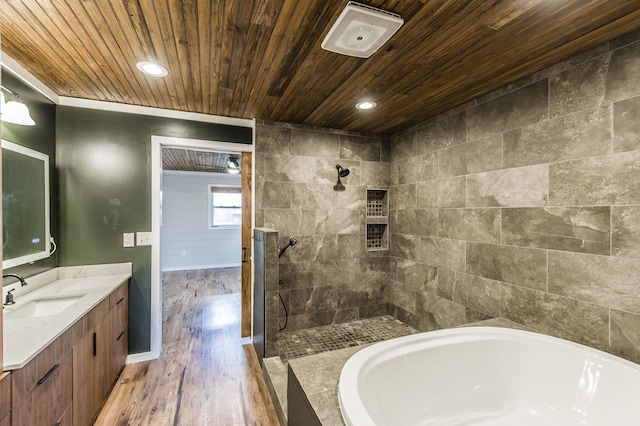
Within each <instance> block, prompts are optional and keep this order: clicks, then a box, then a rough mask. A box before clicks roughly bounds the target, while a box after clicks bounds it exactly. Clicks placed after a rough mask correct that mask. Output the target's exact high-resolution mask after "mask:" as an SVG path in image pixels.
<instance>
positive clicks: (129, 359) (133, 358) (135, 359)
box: [124, 351, 160, 364]
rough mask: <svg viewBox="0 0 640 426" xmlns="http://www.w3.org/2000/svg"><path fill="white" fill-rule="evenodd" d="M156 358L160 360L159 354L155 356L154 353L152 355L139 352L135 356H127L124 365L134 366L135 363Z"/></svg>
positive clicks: (150, 352)
mask: <svg viewBox="0 0 640 426" xmlns="http://www.w3.org/2000/svg"><path fill="white" fill-rule="evenodd" d="M158 358H160V354H159V353H157V354H156V353H153V352H152V351H149V352H140V353H137V354H131V355H127V358H126V359H125V361H124V363H125V364H135V363H136V362H144V361H152V360H154V359H158Z"/></svg>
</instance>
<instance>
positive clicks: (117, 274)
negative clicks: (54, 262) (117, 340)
mask: <svg viewBox="0 0 640 426" xmlns="http://www.w3.org/2000/svg"><path fill="white" fill-rule="evenodd" d="M41 275H42V276H43V277H44V276H45V275H46V277H44V278H43V277H38V276H35V277H30V278H26V281H27V283H29V285H28V286H26V287H22V288H17V289H16V290H15V292H14V293H13V294H14V295H15V302H16V303H15V305H10V306H5V309H4V310H3V314H4V315H3V321H4V327H3V344H4V349H3V351H4V360H3V368H4V370H5V371H7V370H15V369H18V368H22V367H24V366H25V365H26V364H27V363H28V362H29V361H31V360H32V359H33V358H34V357H35V356H36V355H38V354H39V353H40V352H41V351H42V350H43V349H44V348H46V347H47V346H48V345H49V344H50V343H51V342H53V341H54V340H55V339H57V338H58V337H59V336H61V335H62V334H63V333H64V332H65V331H66V330H67V329H69V328H70V327H71V326H72V325H73V324H75V323H76V322H77V321H78V320H79V319H80V318H82V317H83V316H84V315H86V314H87V313H88V312H89V311H91V309H93V308H94V307H95V306H96V305H98V304H99V303H100V302H101V301H102V300H104V299H105V298H106V297H108V296H109V294H111V293H112V292H113V291H114V290H115V289H116V288H118V287H119V286H120V285H121V284H123V283H124V282H126V281H127V280H128V279H129V278H130V277H131V263H121V264H111V265H90V266H82V267H65V268H56V269H55V270H52V271H47V272H45V273H43V274H41ZM31 281H33V282H34V286H33V287H32V289H29V287H30V286H31ZM46 281H49V282H46ZM15 286H16V285H15V284H14V285H12V286H7V287H5V288H3V301H4V296H5V295H6V292H7V291H8V289H10V288H12V287H15ZM19 290H20V291H19ZM80 295H81V296H82V297H81V298H80V299H78V300H77V301H75V302H74V303H73V305H71V306H69V307H68V308H66V309H65V310H63V311H62V312H60V313H59V314H56V315H51V316H43V317H36V318H23V319H21V318H15V319H12V318H11V315H10V314H11V312H14V311H16V310H18V309H20V308H22V307H24V306H25V305H27V304H28V303H29V302H31V301H33V300H35V299H42V298H51V297H56V298H59V297H64V296H80Z"/></svg>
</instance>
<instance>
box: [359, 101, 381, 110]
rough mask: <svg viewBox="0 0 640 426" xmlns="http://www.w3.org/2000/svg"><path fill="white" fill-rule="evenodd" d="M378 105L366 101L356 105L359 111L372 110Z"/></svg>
mask: <svg viewBox="0 0 640 426" xmlns="http://www.w3.org/2000/svg"><path fill="white" fill-rule="evenodd" d="M376 105H377V104H376V103H375V102H371V101H364V102H358V103H357V104H356V108H358V109H372V108H375V107H376Z"/></svg>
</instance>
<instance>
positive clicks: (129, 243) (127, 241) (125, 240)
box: [122, 232, 135, 247]
mask: <svg viewBox="0 0 640 426" xmlns="http://www.w3.org/2000/svg"><path fill="white" fill-rule="evenodd" d="M122 247H135V242H134V240H133V232H125V233H124V234H122Z"/></svg>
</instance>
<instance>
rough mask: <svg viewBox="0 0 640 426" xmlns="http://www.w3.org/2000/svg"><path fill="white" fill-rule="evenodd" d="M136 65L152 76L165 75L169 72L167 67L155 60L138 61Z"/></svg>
mask: <svg viewBox="0 0 640 426" xmlns="http://www.w3.org/2000/svg"><path fill="white" fill-rule="evenodd" d="M136 66H137V67H138V69H139V70H140V71H142V72H143V73H145V74H147V75H150V76H152V77H164V76H166V75H167V74H169V71H167V69H166V68H165V67H163V66H162V65H158V64H156V63H155V62H146V61H143V62H138V64H137V65H136Z"/></svg>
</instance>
